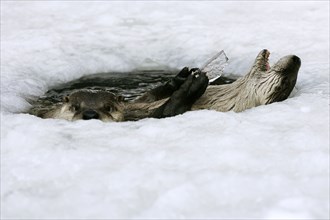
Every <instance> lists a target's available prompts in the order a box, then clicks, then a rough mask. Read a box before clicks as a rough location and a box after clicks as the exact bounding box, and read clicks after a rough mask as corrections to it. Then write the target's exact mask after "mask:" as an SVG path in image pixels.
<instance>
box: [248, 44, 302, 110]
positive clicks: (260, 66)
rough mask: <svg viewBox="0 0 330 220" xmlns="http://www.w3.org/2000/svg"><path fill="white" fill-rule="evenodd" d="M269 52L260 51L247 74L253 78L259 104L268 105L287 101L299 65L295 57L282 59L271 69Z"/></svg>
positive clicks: (290, 56) (297, 58) (289, 56)
mask: <svg viewBox="0 0 330 220" xmlns="http://www.w3.org/2000/svg"><path fill="white" fill-rule="evenodd" d="M269 55H270V53H269V51H268V50H266V49H265V50H262V51H261V52H260V53H259V54H258V56H257V58H256V61H255V63H254V65H253V67H252V69H251V72H250V74H249V76H250V77H253V78H254V79H255V80H254V87H255V94H256V96H257V99H258V100H259V103H260V104H270V103H273V102H279V101H283V100H285V99H287V98H288V97H289V95H290V93H291V91H292V90H293V88H294V86H295V84H296V81H297V75H298V71H299V68H300V65H301V61H300V58H299V57H297V56H296V55H288V56H285V57H282V58H281V59H280V60H279V61H277V62H276V63H275V64H274V65H273V66H272V67H271V66H270V65H269V62H268V58H269Z"/></svg>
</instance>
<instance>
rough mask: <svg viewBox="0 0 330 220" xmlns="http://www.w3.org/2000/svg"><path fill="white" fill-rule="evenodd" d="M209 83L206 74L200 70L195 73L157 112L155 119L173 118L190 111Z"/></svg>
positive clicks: (154, 114)
mask: <svg viewBox="0 0 330 220" xmlns="http://www.w3.org/2000/svg"><path fill="white" fill-rule="evenodd" d="M208 83H209V80H208V78H207V76H206V74H205V73H203V72H201V71H200V70H197V71H194V72H193V74H192V75H189V76H188V77H187V79H186V80H185V82H184V83H183V84H182V85H181V86H180V88H179V89H178V90H176V91H175V92H174V93H173V94H172V96H171V97H170V99H169V100H168V101H167V102H166V103H165V104H163V105H162V106H160V107H159V108H158V109H156V110H155V112H154V113H153V117H156V118H164V117H171V116H175V115H178V114H183V113H184V112H186V111H189V110H190V109H191V107H192V105H193V104H194V103H195V102H196V101H197V99H198V98H200V97H201V96H202V95H203V94H204V92H205V90H206V88H207V86H208Z"/></svg>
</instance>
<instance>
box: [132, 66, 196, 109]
mask: <svg viewBox="0 0 330 220" xmlns="http://www.w3.org/2000/svg"><path fill="white" fill-rule="evenodd" d="M191 72H192V70H190V71H189V69H188V67H184V68H183V69H182V70H181V71H180V72H179V73H178V74H177V75H176V76H175V77H173V78H172V79H171V80H169V81H168V82H166V83H165V84H163V85H161V86H158V87H156V88H154V89H152V90H150V91H148V92H147V93H145V94H144V95H143V96H141V97H140V98H138V99H137V100H136V102H143V103H150V102H154V101H158V100H161V99H164V98H168V97H170V96H171V95H172V94H173V92H174V91H176V90H178V89H179V88H180V86H181V85H182V84H183V83H184V82H185V80H186V79H187V77H188V76H189V75H190V74H191Z"/></svg>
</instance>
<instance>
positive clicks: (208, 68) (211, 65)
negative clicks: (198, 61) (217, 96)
mask: <svg viewBox="0 0 330 220" xmlns="http://www.w3.org/2000/svg"><path fill="white" fill-rule="evenodd" d="M227 64H228V57H227V56H226V54H225V52H224V51H223V50H221V51H220V52H219V53H217V54H216V55H214V56H213V57H212V58H211V59H210V60H208V61H207V62H206V63H205V64H204V65H203V66H202V67H201V68H200V69H201V71H203V72H206V75H207V76H208V78H209V79H210V81H211V82H212V81H214V80H216V79H217V78H219V77H220V76H221V75H222V73H223V71H224V68H225V67H226V66H227Z"/></svg>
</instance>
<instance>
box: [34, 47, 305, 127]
mask: <svg viewBox="0 0 330 220" xmlns="http://www.w3.org/2000/svg"><path fill="white" fill-rule="evenodd" d="M269 55H270V53H269V51H268V50H266V49H264V50H262V51H261V52H260V53H259V54H258V56H257V57H256V59H255V62H254V64H253V66H252V68H251V69H250V71H249V72H248V73H247V74H246V75H245V76H243V77H241V78H239V79H237V80H236V81H234V82H232V83H230V84H223V83H220V84H221V85H209V86H208V82H209V81H208V78H207V77H206V75H205V73H203V72H201V71H200V70H199V69H198V68H194V69H191V70H189V69H188V68H187V67H185V68H183V69H182V70H181V71H180V73H179V74H178V75H177V76H175V77H174V78H172V79H171V80H170V81H168V82H167V83H165V84H164V85H161V86H159V87H156V88H154V89H152V90H150V91H149V92H147V93H146V94H144V95H143V96H141V97H140V98H138V99H136V100H134V101H131V102H124V101H123V100H122V99H121V98H120V97H118V96H115V95H114V94H112V93H110V92H101V91H98V92H95V91H89V90H80V91H76V92H73V93H72V94H70V95H69V96H68V97H65V98H64V102H63V104H59V106H57V107H55V108H54V110H52V111H49V112H46V113H45V114H43V115H39V116H41V117H43V118H63V119H67V120H77V119H100V120H102V121H129V120H139V119H142V118H147V117H155V118H164V117H170V116H174V115H178V114H182V113H184V112H186V111H189V110H198V109H213V110H216V111H222V112H226V111H235V112H241V111H244V110H246V109H249V108H252V107H256V106H259V105H266V104H270V103H273V102H279V101H283V100H285V99H286V98H288V96H289V95H290V93H291V91H292V89H293V88H294V86H295V84H296V80H297V74H298V71H299V68H300V65H301V61H300V58H299V57H297V56H295V55H288V56H285V57H283V58H281V59H280V60H279V61H278V62H277V63H276V64H274V65H273V66H272V67H270V66H269V62H268V58H269Z"/></svg>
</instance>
